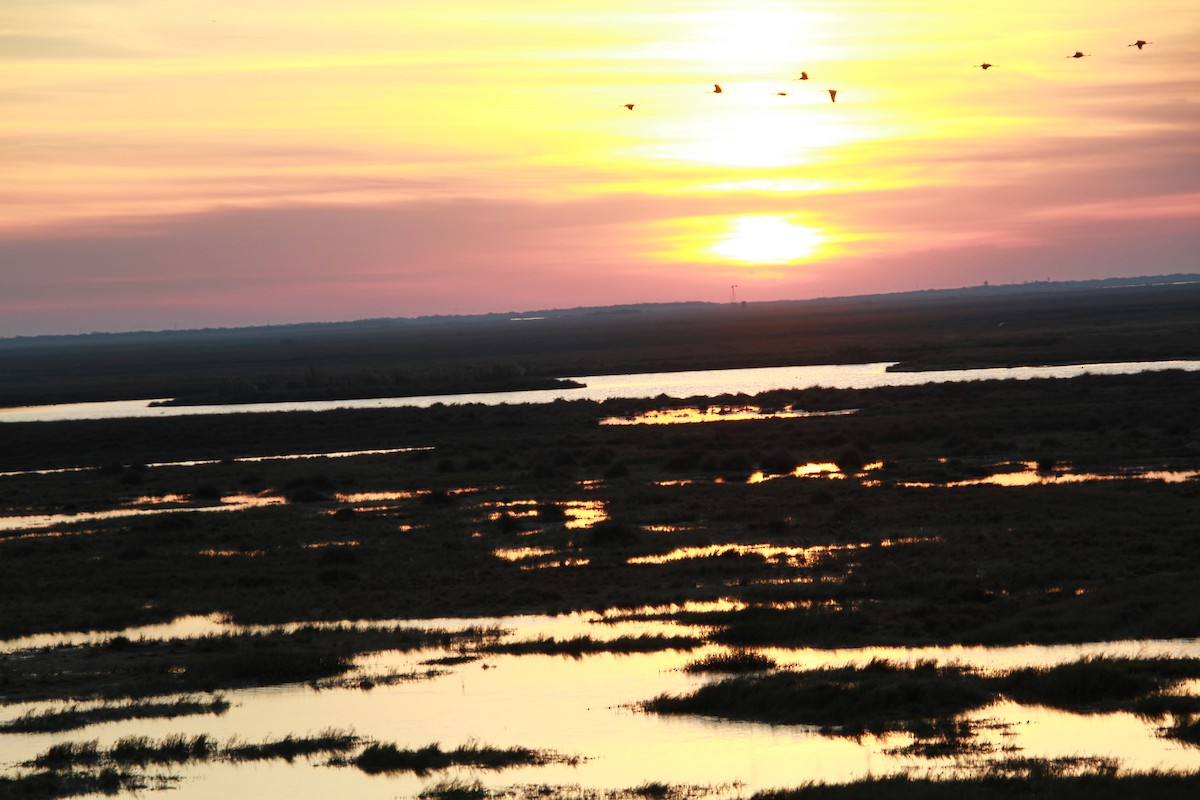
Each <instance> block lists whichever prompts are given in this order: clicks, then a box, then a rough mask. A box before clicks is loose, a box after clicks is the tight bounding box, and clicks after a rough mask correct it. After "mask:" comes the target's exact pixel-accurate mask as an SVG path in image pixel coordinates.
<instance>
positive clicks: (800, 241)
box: [711, 216, 824, 264]
mask: <svg viewBox="0 0 1200 800" xmlns="http://www.w3.org/2000/svg"><path fill="white" fill-rule="evenodd" d="M823 242H824V237H823V236H822V235H821V233H820V232H819V231H817V230H815V229H813V228H807V227H804V226H802V225H796V224H795V223H792V222H790V221H788V219H787V218H786V217H781V216H744V217H735V218H733V220H731V224H730V229H729V231H728V233H726V234H725V235H724V236H722V237H721V238H720V240H719V241H717V243H716V244H714V245H713V246H712V247H711V250H712V252H713V253H714V254H715V255H717V256H719V257H720V258H721V259H723V260H725V261H732V262H736V263H741V264H785V263H788V262H792V261H801V260H803V259H805V258H809V257H810V256H812V255H814V254H815V253H816V252H817V250H818V249H819V248H820V246H821V244H822V243H823Z"/></svg>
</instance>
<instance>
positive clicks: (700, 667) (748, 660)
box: [683, 650, 776, 672]
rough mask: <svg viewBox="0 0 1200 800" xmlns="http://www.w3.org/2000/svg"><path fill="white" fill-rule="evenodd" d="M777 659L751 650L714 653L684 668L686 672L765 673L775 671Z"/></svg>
mask: <svg viewBox="0 0 1200 800" xmlns="http://www.w3.org/2000/svg"><path fill="white" fill-rule="evenodd" d="M775 667H776V662H775V659H773V658H771V657H770V656H764V655H762V654H761V653H754V652H751V651H749V650H734V651H733V652H730V653H713V654H712V655H708V656H705V657H704V658H700V659H697V660H695V661H692V662H690V663H688V664H687V665H685V666H684V668H683V669H684V671H685V672H763V671H765V670H769V669H775Z"/></svg>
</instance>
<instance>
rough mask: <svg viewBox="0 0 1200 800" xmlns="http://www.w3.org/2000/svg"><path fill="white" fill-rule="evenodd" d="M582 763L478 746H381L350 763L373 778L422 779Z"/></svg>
mask: <svg viewBox="0 0 1200 800" xmlns="http://www.w3.org/2000/svg"><path fill="white" fill-rule="evenodd" d="M578 761H579V759H578V757H575V756H564V755H560V754H558V753H554V752H551V751H548V750H531V749H529V748H527V747H510V748H508V749H503V750H502V749H499V748H495V747H486V746H480V745H477V744H465V745H460V746H458V747H456V748H455V749H453V750H443V749H442V748H441V746H440V745H438V744H436V743H435V744H431V745H428V746H426V747H422V748H420V749H417V750H408V749H402V748H399V747H396V746H395V745H394V744H383V743H379V742H376V743H373V744H370V745H368V746H367V747H366V748H364V749H363V751H362V752H361V753H359V754H358V755H357V756H355V757H354V758H352V759H349V763H351V764H353V765H354V766H356V767H358V768H359V769H361V770H362V771H363V772H367V773H371V774H375V773H380V772H413V773H416V774H418V775H424V774H426V773H428V772H433V771H436V770H442V769H449V768H450V767H455V766H469V767H475V768H478V769H495V770H498V769H505V768H507V767H516V766H542V765H544V764H553V763H565V764H576V763H578Z"/></svg>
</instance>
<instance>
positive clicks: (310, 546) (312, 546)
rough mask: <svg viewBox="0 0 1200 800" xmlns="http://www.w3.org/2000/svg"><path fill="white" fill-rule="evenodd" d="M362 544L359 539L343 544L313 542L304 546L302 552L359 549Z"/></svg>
mask: <svg viewBox="0 0 1200 800" xmlns="http://www.w3.org/2000/svg"><path fill="white" fill-rule="evenodd" d="M361 544H362V542H360V541H358V540H357V539H347V540H346V541H342V542H313V543H312V544H302V545H300V549H302V550H320V549H322V548H325V547H358V546H359V545H361Z"/></svg>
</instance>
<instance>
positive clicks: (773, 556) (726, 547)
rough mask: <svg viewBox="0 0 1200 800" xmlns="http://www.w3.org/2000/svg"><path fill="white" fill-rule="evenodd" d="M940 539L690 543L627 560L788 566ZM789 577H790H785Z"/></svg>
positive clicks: (631, 561)
mask: <svg viewBox="0 0 1200 800" xmlns="http://www.w3.org/2000/svg"><path fill="white" fill-rule="evenodd" d="M938 541H940V540H939V539H938V538H937V537H917V536H911V537H905V538H901V539H884V540H883V541H881V542H879V543H878V544H873V543H871V542H851V543H848V544H821V545H809V546H807V547H784V546H780V545H772V544H710V545H698V546H691V547H677V548H675V549H674V550H671V551H670V552H667V553H661V554H658V555H649V556H633V557H631V558H629V559H628V560H627V561H626V563H628V564H666V563H669V562H672V561H687V560H693V559H701V558H721V557H722V556H728V555H739V556H748V555H758V556H761V557H762V558H763V559H764V560H767V561H776V562H780V563H783V564H786V565H787V566H789V567H804V566H810V565H811V564H812V563H813V562H815V561H816V560H817V559H819V558H821V557H823V556H827V555H830V554H832V553H837V552H842V551H850V550H867V549H869V548H871V547H885V548H886V547H895V546H897V545H902V544H921V543H929V542H938ZM789 580H790V579H789Z"/></svg>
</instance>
